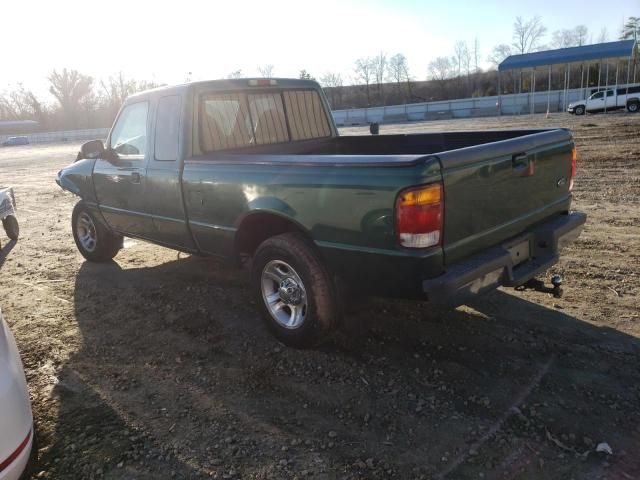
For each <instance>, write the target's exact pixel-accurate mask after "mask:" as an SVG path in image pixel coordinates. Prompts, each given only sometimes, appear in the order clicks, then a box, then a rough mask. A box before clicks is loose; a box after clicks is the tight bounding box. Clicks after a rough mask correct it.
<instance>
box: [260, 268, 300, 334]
mask: <svg viewBox="0 0 640 480" xmlns="http://www.w3.org/2000/svg"><path fill="white" fill-rule="evenodd" d="M260 284H261V289H262V299H263V300H264V304H265V305H266V306H267V310H269V313H270V314H271V316H272V317H273V319H274V320H275V321H276V322H277V323H278V325H280V326H282V327H284V328H288V329H294V328H299V327H300V326H301V325H302V324H303V323H304V321H305V318H306V316H307V310H308V302H307V291H306V290H305V288H304V284H303V282H302V279H301V278H300V275H298V273H297V272H296V271H295V270H294V269H293V268H292V267H291V265H289V264H288V263H286V262H283V261H282V260H272V261H270V262H269V263H267V264H266V265H265V266H264V268H263V269H262V278H261V279H260Z"/></svg>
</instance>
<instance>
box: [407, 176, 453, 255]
mask: <svg viewBox="0 0 640 480" xmlns="http://www.w3.org/2000/svg"><path fill="white" fill-rule="evenodd" d="M443 210H444V198H443V194H442V184H441V183H433V184H431V185H426V186H422V187H415V188H410V189H407V190H404V191H402V192H400V195H398V199H397V200H396V235H397V237H398V242H399V243H400V245H402V246H403V247H407V248H427V247H433V246H434V245H440V243H441V242H442V217H443Z"/></svg>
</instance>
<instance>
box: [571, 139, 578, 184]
mask: <svg viewBox="0 0 640 480" xmlns="http://www.w3.org/2000/svg"><path fill="white" fill-rule="evenodd" d="M577 162H578V153H577V152H576V147H575V145H574V146H573V147H571V178H570V179H569V191H571V190H573V179H574V178H575V176H576V163H577Z"/></svg>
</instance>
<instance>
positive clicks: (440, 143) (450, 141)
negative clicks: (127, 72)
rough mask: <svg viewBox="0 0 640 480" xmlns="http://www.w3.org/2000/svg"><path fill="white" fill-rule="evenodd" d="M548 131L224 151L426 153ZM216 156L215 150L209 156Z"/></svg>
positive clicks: (347, 139) (350, 139)
mask: <svg viewBox="0 0 640 480" xmlns="http://www.w3.org/2000/svg"><path fill="white" fill-rule="evenodd" d="M545 131H548V130H543V129H537V130H488V131H475V132H443V133H420V134H406V135H345V136H338V137H329V138H320V139H314V140H306V141H301V142H291V143H277V144H271V145H258V146H252V147H245V148H238V149H233V150H224V151H220V152H217V153H220V154H232V153H242V154H244V155H247V154H249V155H251V154H254V155H270V154H274V155H427V154H433V153H438V152H444V151H448V150H456V149H459V148H465V147H472V146H476V145H482V144H487V143H492V142H498V141H501V140H509V139H513V138H518V137H523V136H526V135H531V134H535V133H541V132H545ZM206 157H207V158H212V157H213V158H215V153H213V154H209V155H206Z"/></svg>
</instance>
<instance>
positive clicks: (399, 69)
mask: <svg viewBox="0 0 640 480" xmlns="http://www.w3.org/2000/svg"><path fill="white" fill-rule="evenodd" d="M387 73H388V75H389V79H390V80H391V81H392V82H394V83H395V84H396V90H397V92H398V94H399V95H401V96H402V98H403V100H405V101H406V99H408V98H410V97H411V76H410V75H409V64H408V62H407V57H405V56H404V55H403V54H402V53H396V54H395V55H394V56H393V57H391V58H390V59H389V67H388V70H387ZM405 84H406V86H407V91H406V96H405V95H404V94H402V93H401V92H402V86H403V85H405Z"/></svg>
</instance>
